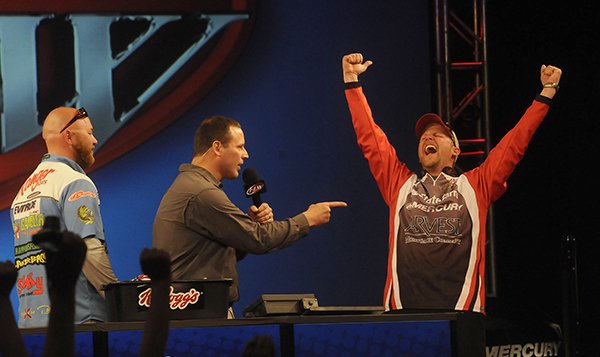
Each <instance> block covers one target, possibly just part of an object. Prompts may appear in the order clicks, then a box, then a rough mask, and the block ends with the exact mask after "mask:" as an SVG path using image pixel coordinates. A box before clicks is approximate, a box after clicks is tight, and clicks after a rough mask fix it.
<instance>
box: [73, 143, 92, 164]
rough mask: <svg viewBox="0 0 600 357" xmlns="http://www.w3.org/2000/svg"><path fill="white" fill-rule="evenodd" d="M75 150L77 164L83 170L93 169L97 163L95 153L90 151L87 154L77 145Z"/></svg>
mask: <svg viewBox="0 0 600 357" xmlns="http://www.w3.org/2000/svg"><path fill="white" fill-rule="evenodd" d="M74 149H75V155H76V156H75V162H76V163H77V164H78V165H79V166H81V168H82V169H84V170H85V169H87V168H89V167H91V166H92V165H93V164H94V162H96V158H95V157H94V151H93V150H92V151H90V152H89V153H86V150H83V149H82V148H81V146H79V145H77V146H75V147H74Z"/></svg>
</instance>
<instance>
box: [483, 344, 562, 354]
mask: <svg viewBox="0 0 600 357" xmlns="http://www.w3.org/2000/svg"><path fill="white" fill-rule="evenodd" d="M559 347H560V341H555V342H529V343H523V344H510V345H500V346H486V348H485V355H486V357H541V356H559V353H558V350H559Z"/></svg>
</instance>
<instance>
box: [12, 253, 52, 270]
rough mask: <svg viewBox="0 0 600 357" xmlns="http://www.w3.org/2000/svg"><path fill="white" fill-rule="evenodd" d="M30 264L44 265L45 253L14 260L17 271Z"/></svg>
mask: <svg viewBox="0 0 600 357" xmlns="http://www.w3.org/2000/svg"><path fill="white" fill-rule="evenodd" d="M30 264H35V265H39V264H46V253H44V252H41V253H39V254H34V255H30V256H27V257H25V258H23V259H16V260H15V268H17V269H21V268H22V267H24V266H27V265H30Z"/></svg>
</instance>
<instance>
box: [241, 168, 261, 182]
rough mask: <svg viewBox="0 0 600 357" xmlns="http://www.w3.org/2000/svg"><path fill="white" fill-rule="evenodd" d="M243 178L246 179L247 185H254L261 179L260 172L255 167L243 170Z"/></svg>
mask: <svg viewBox="0 0 600 357" xmlns="http://www.w3.org/2000/svg"><path fill="white" fill-rule="evenodd" d="M242 178H243V179H244V183H245V184H247V185H253V184H255V183H257V182H258V181H260V179H259V178H258V173H257V172H256V170H255V169H253V168H251V167H249V168H247V169H245V170H244V172H242Z"/></svg>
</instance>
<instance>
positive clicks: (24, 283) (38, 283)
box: [17, 273, 44, 296]
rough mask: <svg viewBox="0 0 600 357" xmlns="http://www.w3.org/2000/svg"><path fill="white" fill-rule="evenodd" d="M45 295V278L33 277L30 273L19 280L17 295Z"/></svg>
mask: <svg viewBox="0 0 600 357" xmlns="http://www.w3.org/2000/svg"><path fill="white" fill-rule="evenodd" d="M43 293H44V278H43V277H41V276H35V277H34V276H33V273H29V274H27V275H24V276H22V277H20V278H19V279H18V280H17V294H18V295H19V296H29V295H41V294H43Z"/></svg>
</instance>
